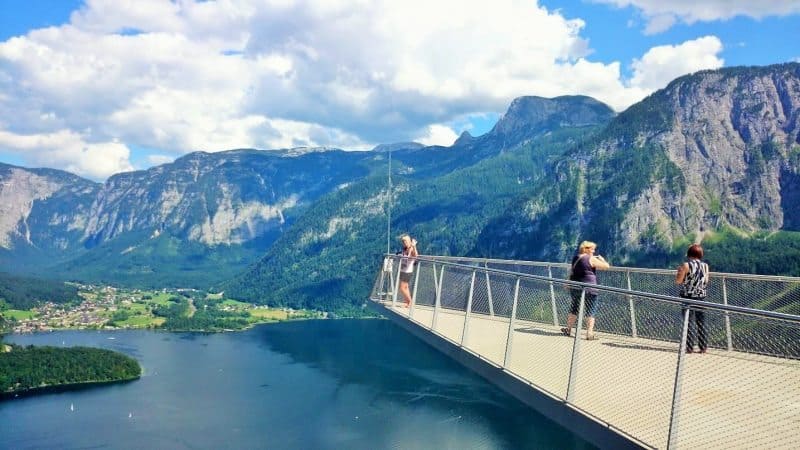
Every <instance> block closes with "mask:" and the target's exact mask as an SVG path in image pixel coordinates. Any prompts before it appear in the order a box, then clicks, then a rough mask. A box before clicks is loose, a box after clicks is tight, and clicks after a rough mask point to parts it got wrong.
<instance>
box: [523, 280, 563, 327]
mask: <svg viewBox="0 0 800 450" xmlns="http://www.w3.org/2000/svg"><path fill="white" fill-rule="evenodd" d="M553 303H554V299H553V297H552V296H551V290H550V283H547V282H537V281H533V280H524V281H523V282H522V283H521V284H520V287H519V301H518V304H517V320H519V321H527V322H537V323H539V324H548V325H551V326H555V323H554V321H553Z"/></svg>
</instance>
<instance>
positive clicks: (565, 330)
mask: <svg viewBox="0 0 800 450" xmlns="http://www.w3.org/2000/svg"><path fill="white" fill-rule="evenodd" d="M576 320H578V316H576V315H575V314H572V313H570V314H569V315H568V316H567V326H566V327H565V328H562V329H561V333H563V334H565V335H567V336H569V335H570V334H572V327H574V326H575V321H576Z"/></svg>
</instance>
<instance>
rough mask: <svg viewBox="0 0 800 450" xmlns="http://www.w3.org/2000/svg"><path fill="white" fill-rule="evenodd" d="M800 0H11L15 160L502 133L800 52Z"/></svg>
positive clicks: (79, 162) (93, 169)
mask: <svg viewBox="0 0 800 450" xmlns="http://www.w3.org/2000/svg"><path fill="white" fill-rule="evenodd" d="M797 42H800V1H798V0H759V1H752V0H670V1H668V2H667V1H663V0H539V1H535V0H492V1H488V0H481V1H477V0H435V1H430V0H403V1H397V0H216V1H208V0H206V1H197V0H171V1H170V0H125V1H123V0H0V162H3V163H7V164H14V165H19V166H24V167H51V168H56V169H62V170H67V171H70V172H72V173H75V174H77V175H80V176H83V177H86V178H89V179H92V180H97V181H102V180H105V179H106V178H107V177H109V176H111V175H113V174H115V173H119V172H126V171H131V170H141V169H146V168H149V167H152V166H155V165H159V164H164V163H167V162H170V161H172V160H174V159H175V158H177V157H180V156H181V155H184V154H187V153H190V152H193V151H207V152H215V151H223V150H230V149H236V148H257V149H264V150H270V149H280V148H293V147H316V146H327V147H336V148H342V149H346V150H369V149H371V148H372V147H374V146H375V145H378V144H382V143H393V142H405V141H416V142H420V143H423V144H427V145H433V144H438V145H450V144H452V143H453V141H454V140H455V139H456V137H457V136H458V135H459V134H461V133H462V132H463V131H468V132H470V133H471V134H472V135H473V136H478V135H481V134H483V133H486V132H487V131H489V130H490V129H491V127H492V126H493V125H494V124H495V122H496V121H497V120H498V118H499V117H501V116H502V114H503V113H504V112H505V111H506V109H507V107H508V105H509V104H510V103H511V101H512V100H513V99H514V98H516V97H520V96H524V95H537V96H541V97H548V98H551V97H556V96H560V95H588V96H591V97H594V98H596V99H598V100H600V101H602V102H605V103H606V104H608V105H609V106H611V107H612V108H613V109H614V110H616V111H618V112H621V111H623V110H625V108H627V107H628V106H630V105H632V104H634V103H636V102H637V101H639V100H641V99H643V98H644V97H646V96H647V95H649V94H650V93H652V92H654V91H656V90H658V89H660V88H663V87H665V86H666V85H667V84H668V83H669V82H670V81H671V80H673V79H675V78H677V77H679V76H681V75H685V74H688V73H692V72H696V71H698V70H704V69H716V68H720V67H731V66H741V65H748V66H752V65H768V64H777V63H784V62H790V61H798V62H800V46H798V45H797Z"/></svg>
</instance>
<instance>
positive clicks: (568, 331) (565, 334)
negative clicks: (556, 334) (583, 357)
mask: <svg viewBox="0 0 800 450" xmlns="http://www.w3.org/2000/svg"><path fill="white" fill-rule="evenodd" d="M561 334H563V335H564V336H569V335H570V329H569V328H562V329H561Z"/></svg>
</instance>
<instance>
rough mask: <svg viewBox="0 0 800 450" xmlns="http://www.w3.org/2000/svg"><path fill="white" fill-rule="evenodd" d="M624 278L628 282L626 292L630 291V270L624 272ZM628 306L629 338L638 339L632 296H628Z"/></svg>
mask: <svg viewBox="0 0 800 450" xmlns="http://www.w3.org/2000/svg"><path fill="white" fill-rule="evenodd" d="M625 278H626V279H627V280H628V290H629V291H630V290H631V271H630V269H628V270H626V271H625ZM627 297H628V306H629V307H630V310H631V336H632V337H634V338H636V337H639V333H638V332H637V331H636V310H635V309H633V296H632V295H630V294H628V296H627Z"/></svg>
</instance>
